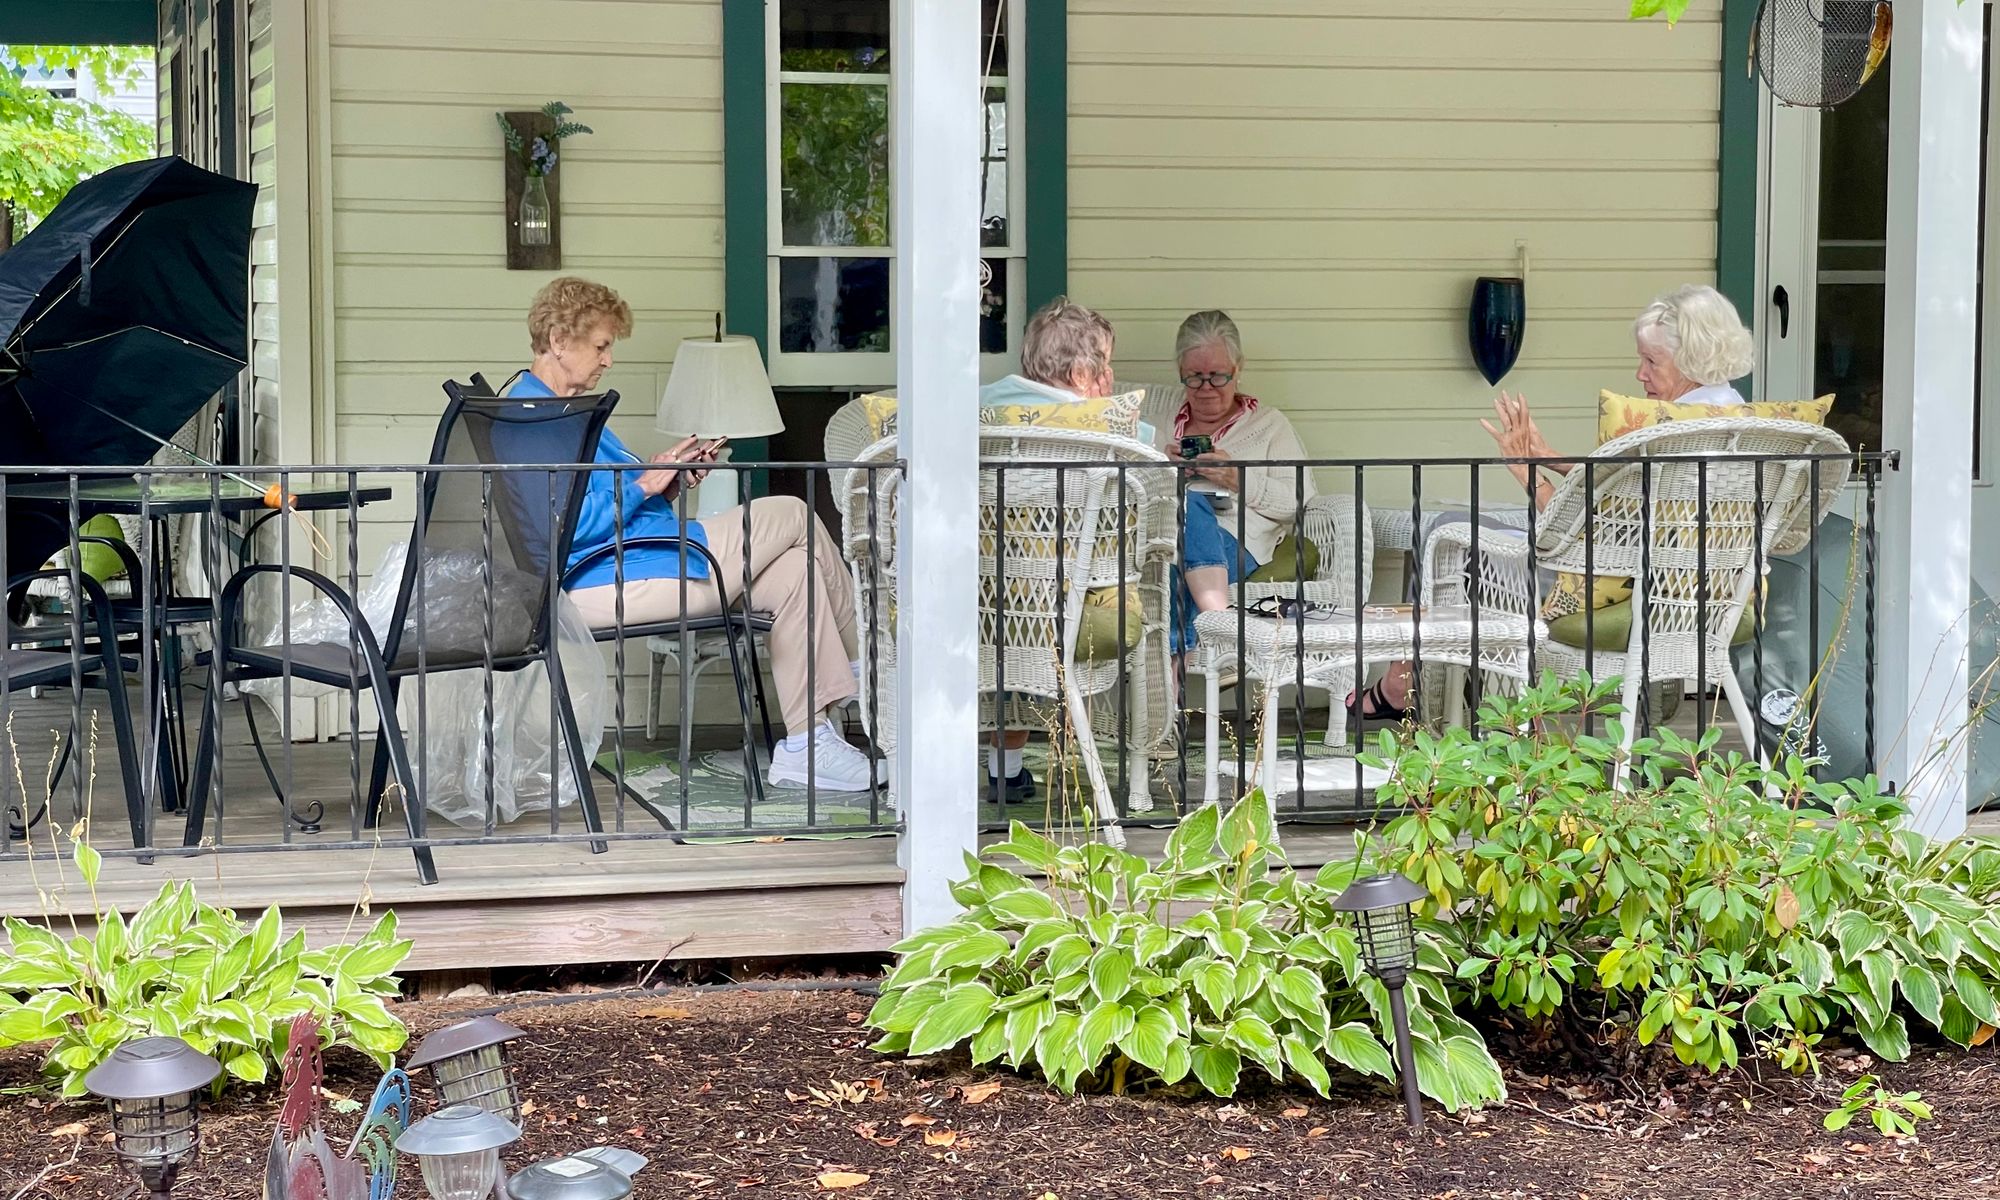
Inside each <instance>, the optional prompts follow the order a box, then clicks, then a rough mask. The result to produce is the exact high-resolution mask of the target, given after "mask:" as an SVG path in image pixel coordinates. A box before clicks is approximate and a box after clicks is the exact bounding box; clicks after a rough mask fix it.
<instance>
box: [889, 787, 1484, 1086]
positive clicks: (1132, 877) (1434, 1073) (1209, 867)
mask: <svg viewBox="0 0 2000 1200" xmlns="http://www.w3.org/2000/svg"><path fill="white" fill-rule="evenodd" d="M1273 843H1274V839H1273V837H1272V830H1271V817H1270V811H1269V808H1268V806H1267V804H1266V801H1265V799H1264V796H1263V795H1262V793H1255V792H1253V793H1252V794H1251V795H1249V796H1248V797H1246V798H1245V799H1244V800H1243V801H1242V802H1241V803H1239V804H1238V805H1237V806H1236V807H1235V808H1234V809H1232V810H1231V811H1230V812H1229V813H1228V814H1227V815H1226V816H1225V815H1224V814H1223V812H1222V811H1221V810H1220V809H1218V808H1217V807H1216V806H1215V805H1213V804H1210V805H1206V806H1204V807H1202V808H1200V809H1197V810H1196V811H1195V812H1194V813H1192V814H1190V815H1189V816H1188V817H1187V819H1186V820H1184V821H1182V822H1181V824H1180V827H1179V828H1177V829H1176V830H1175V831H1174V832H1173V834H1172V835H1171V836H1170V837H1169V838H1168V839H1167V845H1166V851H1165V855H1164V857H1163V860H1162V861H1161V862H1159V863H1158V864H1152V863H1148V862H1147V861H1146V860H1144V859H1142V858H1140V857H1138V856H1137V855H1134V854H1130V853H1127V852H1125V851H1123V850H1118V849H1113V848H1112V847H1109V846H1104V845H1099V844H1096V843H1091V844H1087V845H1081V846H1063V845H1058V844H1057V843H1056V842H1054V841H1052V840H1050V839H1049V838H1046V837H1043V836H1042V835H1040V834H1038V833H1035V832H1034V831H1032V830H1030V829H1029V828H1028V827H1027V826H1025V825H1022V824H1021V823H1019V822H1015V824H1014V826H1013V828H1012V831H1011V833H1010V834H1009V836H1008V839H1007V840H1006V841H1004V842H1001V843H999V844H997V845H994V846H992V847H991V848H990V849H989V850H988V851H987V852H986V859H989V860H990V859H1004V860H1011V861H1012V862H1013V863H1015V864H1018V867H1017V869H1009V868H1008V867H1005V866H1001V865H999V864H998V863H996V862H993V861H983V860H981V859H979V858H974V857H971V856H968V857H967V859H966V871H967V875H966V878H965V879H964V880H962V881H961V882H959V883H958V884H956V885H955V886H954V888H953V894H954V895H955V896H956V897H957V899H958V901H959V902H960V903H961V904H963V905H964V906H965V910H966V911H965V913H964V914H963V915H962V916H961V917H960V918H959V919H958V920H956V921H953V922H952V923H950V924H948V925H944V926H940V927H938V928H935V929H930V930H927V931H925V932H922V933H919V934H917V935H915V936H914V937H911V938H908V939H906V940H905V941H903V942H902V943H900V944H899V945H897V946H896V951H897V953H898V954H900V955H901V960H900V961H899V963H898V964H897V966H896V968H895V970H894V972H893V973H892V974H890V976H889V977H888V978H887V979H886V980H885V981H884V982H883V985H882V995H881V999H880V1000H879V1001H878V1002H877V1003H876V1005H875V1007H874V1009H873V1011H871V1012H870V1013H869V1014H868V1023H869V1024H870V1025H871V1026H872V1027H874V1028H876V1029H878V1030H880V1031H882V1034H883V1036H882V1038H881V1040H880V1041H878V1042H876V1043H875V1048H876V1049H878V1050H881V1051H884V1052H890V1053H907V1054H913V1055H921V1054H933V1053H936V1052H938V1051H941V1050H946V1049H949V1048H951V1047H954V1046H957V1045H960V1044H961V1043H967V1044H969V1046H970V1050H971V1054H972V1058H973V1061H974V1062H976V1063H988V1062H995V1061H999V1062H1004V1063H1005V1064H1007V1065H1008V1066H1010V1067H1013V1068H1015V1069H1020V1070H1027V1069H1032V1070H1034V1071H1037V1072H1039V1073H1040V1074H1042V1075H1043V1076H1045V1077H1046V1078H1047V1079H1048V1080H1049V1081H1050V1082H1051V1083H1053V1084H1054V1085H1055V1086H1056V1087H1057V1088H1059V1089H1061V1090H1062V1091H1065V1092H1068V1091H1073V1090H1075V1089H1076V1088H1078V1087H1092V1088H1098V1089H1109V1090H1112V1091H1124V1090H1125V1089H1127V1088H1129V1087H1132V1086H1134V1085H1135V1084H1142V1083H1158V1084H1167V1085H1173V1084H1182V1083H1191V1084H1193V1085H1198V1086H1199V1087H1200V1088H1201V1089H1203V1090H1205V1091H1207V1092H1210V1093H1213V1094H1214V1095H1217V1096H1229V1095H1233V1094H1235V1092H1236V1091H1237V1089H1238V1087H1239V1086H1241V1083H1242V1081H1243V1073H1244V1072H1245V1070H1250V1071H1252V1072H1254V1073H1261V1074H1262V1075H1264V1076H1266V1077H1268V1078H1269V1079H1271V1080H1273V1081H1276V1082H1278V1083H1290V1082H1292V1081H1294V1080H1296V1081H1300V1082H1303V1083H1305V1084H1306V1085H1307V1086H1309V1087H1311V1088H1312V1089H1313V1090H1314V1091H1317V1092H1319V1093H1320V1094H1321V1095H1325V1094H1327V1092H1328V1090H1329V1088H1330V1087H1331V1086H1332V1082H1333V1073H1334V1072H1335V1071H1351V1072H1353V1073H1355V1074H1357V1075H1372V1076H1377V1077H1383V1078H1388V1077H1393V1075H1394V1073H1395V1072H1394V1067H1393V1065H1392V1062H1393V1060H1392V1058H1391V1055H1390V1050H1389V1045H1390V1044H1391V1043H1390V1042H1389V1038H1390V1037H1391V1034H1390V1028H1391V1027H1390V1024H1389V1001H1388V993H1387V992H1386V990H1385V989H1384V988H1383V986H1382V984H1381V983H1380V982H1379V981H1377V980H1376V979H1374V978H1373V977H1372V976H1370V975H1369V974H1368V973H1367V971H1366V969H1365V967H1364V966H1363V964H1362V963H1361V961H1360V958H1359V953H1358V950H1357V946H1356V941H1355V936H1354V934H1353V932H1352V930H1351V929H1350V928H1349V927H1348V926H1347V925H1346V924H1345V923H1344V922H1343V921H1342V920H1341V919H1340V918H1339V917H1338V916H1337V915H1336V914H1335V913H1334V912H1333V909H1332V902H1333V899H1334V897H1335V896H1336V895H1337V894H1338V891H1339V889H1340V888H1341V887H1343V886H1344V885H1345V884H1347V883H1348V882H1349V881H1350V880H1351V878H1352V877H1353V872H1354V866H1353V864H1351V863H1348V864H1342V865H1337V866H1331V867H1328V868H1326V869H1324V870H1322V871H1321V872H1320V873H1319V875H1318V876H1317V877H1302V876H1299V875H1296V874H1294V873H1293V872H1291V871H1290V870H1288V869H1282V868H1283V865H1284V864H1283V859H1282V856H1281V855H1280V854H1279V852H1278V849H1277V847H1276V846H1275V845H1274V844H1273ZM1031 873H1032V874H1031ZM1454 965H1455V964H1453V963H1452V962H1450V961H1449V960H1448V959H1447V958H1446V957H1445V955H1444V952H1443V950H1442V948H1441V946H1440V945H1439V944H1438V943H1437V942H1436V941H1435V940H1432V939H1426V940H1425V942H1424V943H1423V945H1422V946H1421V947H1420V956H1419V969H1418V970H1417V971H1415V972H1413V973H1412V975H1411V977H1410V981H1409V988H1408V995H1409V1003H1410V1021H1411V1024H1412V1026H1413V1028H1414V1030H1415V1035H1416V1056H1417V1076H1418V1082H1419V1083H1420V1085H1421V1086H1422V1088H1423V1090H1424V1091H1425V1092H1426V1093H1427V1094H1429V1095H1430V1096H1431V1097H1433V1098H1434V1099H1436V1100H1437V1101H1439V1102H1440V1103H1442V1104H1444V1105H1445V1106H1447V1107H1449V1108H1453V1109H1459V1108H1466V1107H1472V1106H1475V1105H1479V1104H1484V1103H1488V1102H1492V1101H1496V1100H1499V1099H1502V1098H1503V1097H1504V1096H1505V1093H1506V1089H1505V1086H1504V1085H1503V1084H1502V1082H1501V1078H1500V1071H1499V1068H1498V1067H1497V1066H1496V1065H1495V1063H1494V1061H1493V1059H1492V1057H1491V1056H1490V1055H1489V1054H1488V1053H1487V1050H1486V1044H1485V1042H1484V1041H1482V1040H1481V1038H1480V1036H1479V1034H1478V1033H1477V1032H1475V1031H1474V1030H1473V1029H1472V1027H1471V1026H1469V1025H1467V1024H1466V1023H1465V1022H1464V1021H1462V1020H1460V1019H1459V1018H1458V1017H1457V1016H1456V1015H1455V1014H1454V1013H1453V1012H1452V1010H1451V1006H1450V1004H1449V1002H1448V1000H1447V996H1446V984H1447V981H1448V980H1449V979H1450V978H1451V972H1452V970H1453V967H1454Z"/></svg>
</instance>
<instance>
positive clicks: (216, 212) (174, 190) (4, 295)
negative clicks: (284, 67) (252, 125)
mask: <svg viewBox="0 0 2000 1200" xmlns="http://www.w3.org/2000/svg"><path fill="white" fill-rule="evenodd" d="M256 195H257V189H256V188H255V187H254V186H252V185H251V184H249V183H245V182H243V181H241V180H236V179H230V178H228V177H226V176H222V175H217V174H215V173H214V172H212V171H205V170H203V169H202V168H200V167H197V166H195V165H194V164H193V163H190V162H188V161H186V160H185V159H181V158H156V159H150V160H148V161H146V162H137V163H128V164H126V165H125V166H122V167H114V168H113V169H111V170H109V171H106V172H104V173H102V174H100V175H94V176H92V177H91V178H89V179H86V180H84V181H83V182H82V183H79V184H78V185H77V186H76V187H75V188H74V189H72V190H71V191H70V193H69V195H68V196H66V197H64V198H63V201H62V203H60V204H58V205H57V206H56V208H55V211H54V212H51V213H50V214H49V215H48V217H47V218H46V219H45V220H43V221H42V223H41V224H39V225H37V226H36V227H35V228H34V230H33V231H32V232H31V233H29V234H28V236H27V237H25V238H23V239H21V241H20V243H19V244H18V245H16V246H15V247H14V248H13V249H11V250H9V251H7V252H6V253H5V254H0V339H3V340H0V466H71V465H90V466H95V465H105V466H122V465H127V464H134V465H136V464H140V463H144V462H147V461H148V460H150V459H151V458H152V457H153V455H154V453H155V452H156V451H157V449H158V444H157V443H156V442H155V441H153V440H152V439H153V438H161V439H165V438H171V437H172V436H173V435H174V433H175V432H176V431H178V430H179V429H180V428H181V426H183V425H185V424H186V423H187V422H188V420H189V419H190V418H192V417H193V416H194V415H195V414H196V413H197V412H199V411H201V406H202V405H203V404H205V403H207V402H208V400H209V398H210V397H212V396H213V395H215V393H216V392H217V391H219V390H221V389H222V388H223V387H224V386H225V385H226V384H228V383H229V381H230V380H232V379H234V378H235V377H236V375H237V373H238V372H240V371H241V370H242V369H243V367H244V365H245V364H246V362H247V361H248V358H249V340H250V339H249V308H250V219H251V208H252V206H253V204H254V203H255V201H256ZM149 434H150V435H152V436H151V437H148V436H147V435H149ZM12 478H15V479H18V478H20V477H19V476H13V477H12ZM15 507H18V508H20V509H26V508H27V507H28V506H26V505H21V506H10V510H9V515H8V521H7V534H8V539H7V540H8V548H7V570H8V572H9V573H10V574H12V573H14V572H17V571H21V570H31V569H33V568H34V567H36V566H38V565H40V564H41V563H42V562H43V561H45V560H46V559H47V557H48V556H49V554H51V553H53V552H54V551H55V550H56V549H57V548H58V547H59V546H60V545H61V544H62V542H63V541H64V540H66V538H67V533H66V523H55V524H53V525H52V524H51V522H49V521H48V519H47V517H46V515H45V514H44V515H43V517H42V518H41V519H39V520H38V519H36V518H35V517H33V516H32V515H30V514H27V513H25V512H23V513H16V512H15V511H14V508H15Z"/></svg>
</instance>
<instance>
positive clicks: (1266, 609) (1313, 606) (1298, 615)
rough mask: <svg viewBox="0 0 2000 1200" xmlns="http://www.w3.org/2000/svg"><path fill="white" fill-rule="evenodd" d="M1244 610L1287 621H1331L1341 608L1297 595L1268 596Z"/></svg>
mask: <svg viewBox="0 0 2000 1200" xmlns="http://www.w3.org/2000/svg"><path fill="white" fill-rule="evenodd" d="M1244 611H1246V612H1248V613H1249V614H1250V615H1251V616H1253V617H1279V618H1282V619H1284V620H1287V621H1291V620H1305V621H1331V620H1333V619H1334V617H1336V616H1338V615H1339V614H1340V610H1339V609H1338V608H1335V607H1334V606H1332V605H1330V604H1321V603H1320V602H1319V601H1317V600H1302V599H1300V598H1298V597H1297V596H1266V597H1264V598H1263V599H1261V600H1258V601H1255V602H1253V603H1252V604H1251V605H1250V607H1249V608H1248V609H1246V610H1244Z"/></svg>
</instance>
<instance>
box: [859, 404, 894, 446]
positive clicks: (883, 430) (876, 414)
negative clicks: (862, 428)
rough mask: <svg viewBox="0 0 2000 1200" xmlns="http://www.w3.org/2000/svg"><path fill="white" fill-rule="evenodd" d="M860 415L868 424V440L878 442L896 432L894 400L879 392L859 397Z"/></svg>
mask: <svg viewBox="0 0 2000 1200" xmlns="http://www.w3.org/2000/svg"><path fill="white" fill-rule="evenodd" d="M861 415H862V417H863V418H864V419H866V420H867V422H868V440H869V441H870V442H879V441H881V440H882V439H883V438H885V437H888V436H889V435H890V434H892V433H894V432H896V398H895V397H894V396H887V395H883V394H882V393H880V392H870V393H868V394H867V395H865V396H863V397H861Z"/></svg>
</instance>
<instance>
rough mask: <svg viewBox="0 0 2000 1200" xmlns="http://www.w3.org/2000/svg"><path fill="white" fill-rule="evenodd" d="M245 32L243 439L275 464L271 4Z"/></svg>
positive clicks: (263, 0)
mask: <svg viewBox="0 0 2000 1200" xmlns="http://www.w3.org/2000/svg"><path fill="white" fill-rule="evenodd" d="M247 15H248V21H247V25H248V28H247V29H246V30H245V31H244V32H245V37H246V44H247V46H248V47H249V56H248V59H247V62H248V67H249V73H250V85H249V90H248V93H247V96H248V102H247V104H246V111H247V113H248V115H249V122H250V135H249V138H248V147H249V155H250V182H252V183H254V184H256V185H257V207H256V209H255V210H254V211H253V214H252V217H251V232H250V403H249V406H248V407H249V410H250V411H249V414H248V417H247V418H246V419H247V422H248V428H247V429H246V431H245V432H246V438H247V441H248V447H249V450H250V460H251V461H253V462H279V461H281V460H282V457H283V456H282V454H281V453H280V451H279V447H278V428H279V420H280V413H281V411H282V409H281V401H280V396H281V392H280V388H281V386H282V384H281V381H280V379H279V375H278V362H279V342H278V154H277V147H278V113H277V108H278V101H277V97H278V88H277V57H278V56H277V45H276V37H275V36H274V35H275V30H274V29H273V26H272V20H273V16H274V5H273V3H272V0H251V3H250V5H249V7H248V9H247Z"/></svg>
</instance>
